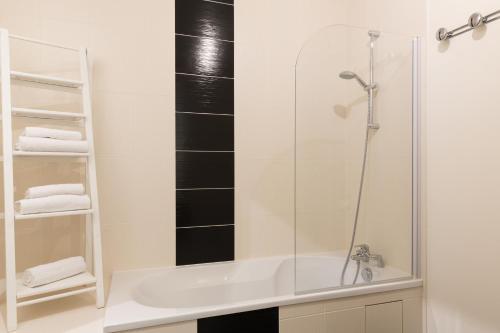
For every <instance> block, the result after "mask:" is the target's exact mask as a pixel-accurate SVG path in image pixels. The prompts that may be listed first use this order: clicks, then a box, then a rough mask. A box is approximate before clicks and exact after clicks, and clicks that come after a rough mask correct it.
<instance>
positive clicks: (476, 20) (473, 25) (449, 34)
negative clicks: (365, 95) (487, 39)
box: [436, 10, 500, 42]
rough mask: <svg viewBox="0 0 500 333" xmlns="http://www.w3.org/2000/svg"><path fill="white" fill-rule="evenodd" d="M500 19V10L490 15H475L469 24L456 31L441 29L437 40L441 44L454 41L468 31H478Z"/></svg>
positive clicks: (437, 33)
mask: <svg viewBox="0 0 500 333" xmlns="http://www.w3.org/2000/svg"><path fill="white" fill-rule="evenodd" d="M499 19H500V10H497V11H496V12H493V13H491V14H489V15H486V16H483V15H481V14H480V13H474V14H472V15H471V16H470V17H469V21H468V22H467V24H464V25H462V26H461V27H458V28H456V29H453V30H451V31H448V30H447V29H446V28H440V29H439V30H438V31H437V32H436V39H437V40H438V41H440V42H442V41H445V40H448V39H452V38H454V37H457V36H459V35H462V34H464V33H466V32H468V31H471V30H474V29H477V28H479V27H481V26H483V25H485V24H488V23H490V22H493V21H496V20H499Z"/></svg>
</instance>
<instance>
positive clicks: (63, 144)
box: [16, 136, 89, 153]
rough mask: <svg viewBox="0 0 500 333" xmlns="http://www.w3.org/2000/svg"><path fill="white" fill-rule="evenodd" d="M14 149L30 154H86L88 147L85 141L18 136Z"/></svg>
mask: <svg viewBox="0 0 500 333" xmlns="http://www.w3.org/2000/svg"><path fill="white" fill-rule="evenodd" d="M16 149H17V150H21V151H31V152H56V153H87V152H88V151H89V146H88V143H87V141H74V140H57V139H46V138H32V137H29V136H20V137H19V141H18V142H17V145H16Z"/></svg>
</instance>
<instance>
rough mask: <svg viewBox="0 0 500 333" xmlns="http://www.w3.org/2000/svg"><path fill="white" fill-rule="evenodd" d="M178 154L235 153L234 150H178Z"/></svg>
mask: <svg viewBox="0 0 500 333" xmlns="http://www.w3.org/2000/svg"><path fill="white" fill-rule="evenodd" d="M175 151H176V152H178V153H234V150H189V149H176V150H175Z"/></svg>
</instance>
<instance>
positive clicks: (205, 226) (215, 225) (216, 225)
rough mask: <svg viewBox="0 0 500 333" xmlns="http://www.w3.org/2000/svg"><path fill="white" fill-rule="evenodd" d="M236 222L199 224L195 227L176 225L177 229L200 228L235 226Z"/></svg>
mask: <svg viewBox="0 0 500 333" xmlns="http://www.w3.org/2000/svg"><path fill="white" fill-rule="evenodd" d="M233 226H234V224H214V225H197V226H193V227H175V228H176V229H199V228H220V227H233Z"/></svg>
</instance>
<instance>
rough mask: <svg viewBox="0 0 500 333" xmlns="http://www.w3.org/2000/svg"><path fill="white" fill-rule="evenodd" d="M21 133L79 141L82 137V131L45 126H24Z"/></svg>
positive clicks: (30, 135) (37, 136)
mask: <svg viewBox="0 0 500 333" xmlns="http://www.w3.org/2000/svg"><path fill="white" fill-rule="evenodd" d="M22 135H23V136H29V137H32V138H47V139H57V140H74V141H79V140H81V139H82V133H80V132H78V131H66V130H60V129H53V128H45V127H26V128H25V129H24V131H23V134H22Z"/></svg>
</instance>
